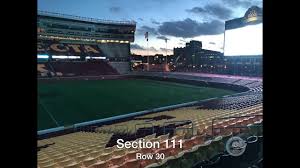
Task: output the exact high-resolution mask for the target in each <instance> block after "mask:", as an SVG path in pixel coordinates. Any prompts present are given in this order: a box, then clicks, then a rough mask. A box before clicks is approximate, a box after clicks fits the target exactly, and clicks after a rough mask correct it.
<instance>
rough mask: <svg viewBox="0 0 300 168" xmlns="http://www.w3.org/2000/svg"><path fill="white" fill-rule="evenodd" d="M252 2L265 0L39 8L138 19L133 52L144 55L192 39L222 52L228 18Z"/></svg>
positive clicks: (60, 2) (72, 0) (73, 2)
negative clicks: (147, 34) (147, 33)
mask: <svg viewBox="0 0 300 168" xmlns="http://www.w3.org/2000/svg"><path fill="white" fill-rule="evenodd" d="M253 5H256V6H259V7H262V0H38V10H43V11H49V12H58V13H63V14H70V15H77V16H83V17H91V18H98V19H107V20H115V21H122V20H127V21H132V20H133V21H135V22H136V23H137V24H136V32H135V41H134V42H133V43H131V52H132V53H135V54H141V55H146V54H147V53H149V54H164V55H165V54H166V53H167V54H168V55H169V54H173V48H174V47H184V46H185V43H186V42H189V41H190V40H199V41H202V47H203V48H204V49H210V50H215V51H220V52H223V41H224V29H225V24H224V23H225V21H226V20H231V19H235V18H239V17H243V16H244V14H245V12H246V11H247V9H248V8H250V7H251V6H253ZM145 32H149V41H148V47H147V41H146V40H145V36H144V34H145ZM165 39H168V42H167V44H166V43H165ZM166 48H167V51H166Z"/></svg>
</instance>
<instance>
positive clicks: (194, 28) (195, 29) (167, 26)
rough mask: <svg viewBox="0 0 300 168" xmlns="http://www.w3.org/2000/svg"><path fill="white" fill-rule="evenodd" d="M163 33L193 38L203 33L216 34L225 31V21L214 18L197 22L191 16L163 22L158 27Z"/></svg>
mask: <svg viewBox="0 0 300 168" xmlns="http://www.w3.org/2000/svg"><path fill="white" fill-rule="evenodd" d="M158 32H159V33H160V34H162V35H169V36H175V37H183V38H192V37H196V36H201V35H215V34H220V33H223V32H224V22H221V21H219V20H212V21H210V22H197V21H195V20H192V19H190V18H187V19H185V20H183V21H171V22H163V23H162V25H160V26H159V27H158Z"/></svg>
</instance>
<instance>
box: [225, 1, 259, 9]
mask: <svg viewBox="0 0 300 168" xmlns="http://www.w3.org/2000/svg"><path fill="white" fill-rule="evenodd" d="M222 2H223V3H225V4H227V5H229V6H232V7H243V8H249V7H251V6H253V5H258V6H262V0H222Z"/></svg>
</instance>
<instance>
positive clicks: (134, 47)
mask: <svg viewBox="0 0 300 168" xmlns="http://www.w3.org/2000/svg"><path fill="white" fill-rule="evenodd" d="M130 48H131V49H136V50H144V48H143V47H142V46H140V45H138V44H130Z"/></svg>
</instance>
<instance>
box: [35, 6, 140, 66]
mask: <svg viewBox="0 0 300 168" xmlns="http://www.w3.org/2000/svg"><path fill="white" fill-rule="evenodd" d="M37 25H38V28H37V32H38V33H37V35H38V36H37V37H38V39H37V48H38V56H39V57H38V58H44V59H45V58H46V59H49V60H55V59H59V58H65V59H80V60H82V61H83V60H86V59H88V58H95V59H97V58H100V59H106V60H109V61H110V62H119V64H120V62H123V64H124V65H123V66H127V67H128V68H127V69H129V58H130V43H131V42H134V33H135V29H136V22H134V21H108V20H100V19H93V18H86V17H79V16H72V15H65V14H59V13H52V12H45V11H38V16H37Z"/></svg>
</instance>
